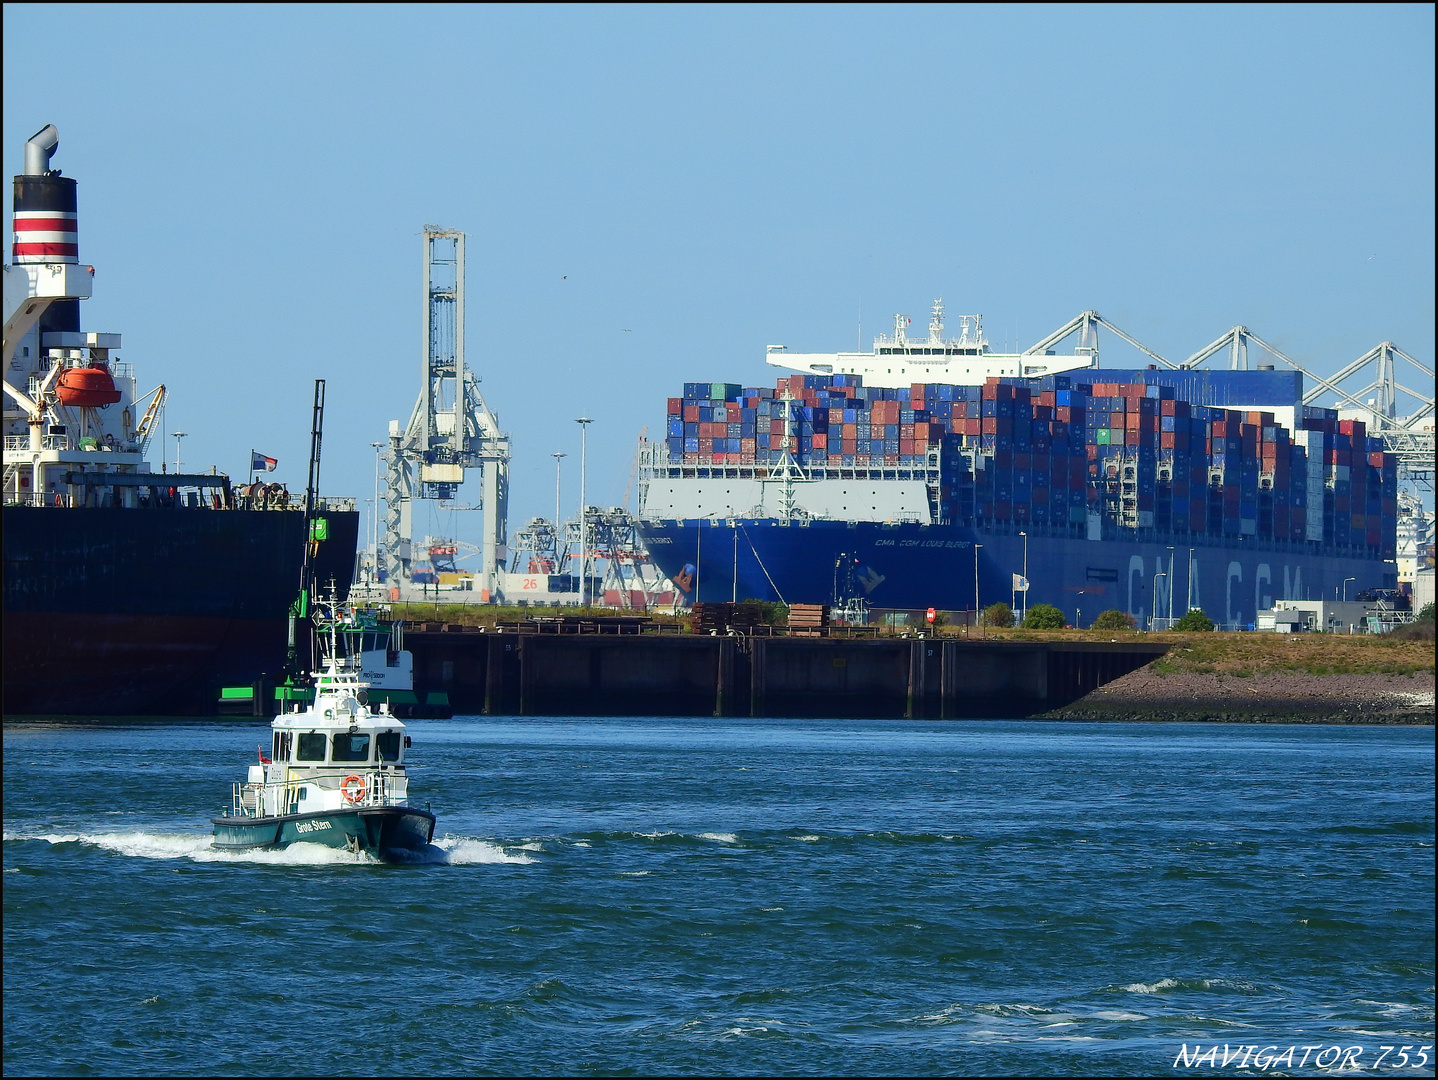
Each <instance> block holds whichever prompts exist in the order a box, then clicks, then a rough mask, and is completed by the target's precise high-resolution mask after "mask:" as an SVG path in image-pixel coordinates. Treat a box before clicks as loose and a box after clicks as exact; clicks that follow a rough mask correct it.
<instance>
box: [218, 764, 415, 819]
mask: <svg viewBox="0 0 1438 1080" xmlns="http://www.w3.org/2000/svg"><path fill="white" fill-rule="evenodd" d="M354 777H357V778H358V779H359V784H353V783H350V781H351V778H354ZM346 784H349V791H348V793H346V794H343V795H342V801H341V806H340V808H341V809H349V808H354V809H365V808H367V807H375V806H398V805H402V804H404V803H405V802H406V800H407V799H408V796H409V777H408V775H407V774H405V773H403V772H400V771H399V770H397V769H395V768H384V767H381V768H377V769H356V770H354V771H353V772H348V773H340V772H334V773H326V774H323V775H319V776H303V777H294V776H292V777H290V778H288V779H286V780H285V781H284V782H283V783H279V784H252V783H247V782H245V781H243V780H236V781H235V782H234V783H233V784H231V785H230V816H231V817H239V818H259V817H275V816H278V815H283V814H298V813H299V812H300V788H302V787H310V786H313V787H317V788H321V789H325V790H329V791H341V792H344V791H345V787H346Z"/></svg>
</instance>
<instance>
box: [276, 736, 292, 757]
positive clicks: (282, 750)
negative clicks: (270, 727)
mask: <svg viewBox="0 0 1438 1080" xmlns="http://www.w3.org/2000/svg"><path fill="white" fill-rule="evenodd" d="M293 739H294V736H293V734H291V733H290V732H288V731H277V732H275V745H274V751H275V752H274V757H273V760H274V761H289V760H290V749H291V745H290V744H291V742H292V741H293Z"/></svg>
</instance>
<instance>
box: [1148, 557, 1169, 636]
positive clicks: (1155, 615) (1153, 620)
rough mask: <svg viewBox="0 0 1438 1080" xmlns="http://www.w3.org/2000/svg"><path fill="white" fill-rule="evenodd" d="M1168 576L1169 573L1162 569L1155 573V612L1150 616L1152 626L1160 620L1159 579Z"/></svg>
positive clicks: (1150, 625)
mask: <svg viewBox="0 0 1438 1080" xmlns="http://www.w3.org/2000/svg"><path fill="white" fill-rule="evenodd" d="M1166 577H1168V575H1167V574H1165V573H1163V572H1162V571H1159V572H1158V573H1157V574H1154V575H1153V614H1152V615H1151V616H1149V620H1148V622H1149V627H1150V628H1152V627H1153V624H1154V623H1156V622H1158V579H1159V578H1166Z"/></svg>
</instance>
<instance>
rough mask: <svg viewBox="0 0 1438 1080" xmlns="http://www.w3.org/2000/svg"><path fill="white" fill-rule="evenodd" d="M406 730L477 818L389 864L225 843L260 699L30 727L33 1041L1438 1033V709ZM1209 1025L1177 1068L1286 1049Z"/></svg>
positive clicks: (814, 1042) (994, 1054)
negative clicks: (194, 716) (199, 713)
mask: <svg viewBox="0 0 1438 1080" xmlns="http://www.w3.org/2000/svg"><path fill="white" fill-rule="evenodd" d="M412 733H413V735H414V741H415V750H414V754H415V758H414V760H416V761H418V762H421V763H423V767H421V768H419V769H416V771H415V775H414V781H413V782H414V788H415V791H416V793H418V794H419V795H420V797H421V798H427V799H429V800H430V801H431V802H432V804H433V808H434V810H435V812H436V813H437V814H438V816H439V821H440V825H439V832H438V834H437V835H439V834H443V837H444V838H443V840H442V841H441V842H440V843H438V844H437V845H436V846H435V848H434V849H433V850H432V851H431V852H430V853H429V854H428V858H427V859H426V860H424V861H423V863H421V864H419V865H409V866H401V867H390V866H380V865H373V864H365V863H359V862H357V861H356V858H355V856H352V855H348V854H342V853H336V852H331V851H329V850H327V849H319V848H311V847H307V846H306V847H298V848H293V849H291V850H289V851H287V852H283V853H272V854H256V855H249V856H234V855H219V854H217V853H214V852H211V851H210V850H209V849H208V820H207V819H208V817H209V815H210V814H211V813H213V812H215V811H217V810H218V809H219V807H220V805H221V803H222V800H224V799H225V798H227V796H228V790H229V784H230V781H231V780H233V779H236V778H238V777H239V776H240V771H241V769H242V767H243V765H245V764H246V763H247V762H248V761H249V760H252V756H253V753H254V749H253V747H254V744H255V743H256V742H258V741H260V740H262V739H266V733H265V731H264V730H263V728H260V727H251V726H242V725H234V724H224V725H208V726H203V725H198V724H196V725H171V726H165V727H105V728H92V729H74V728H59V727H7V728H6V730H5V738H4V751H5V758H4V795H5V805H4V811H5V824H4V830H5V831H4V851H5V856H4V1067H5V1071H6V1072H7V1073H12V1074H19V1073H37V1072H71V1073H110V1072H120V1073H148V1074H161V1073H180V1074H183V1073H191V1072H199V1073H302V1074H314V1075H332V1074H339V1075H356V1074H365V1073H401V1074H417V1075H424V1074H428V1073H474V1072H498V1073H529V1074H547V1073H631V1074H644V1073H671V1074H672V1073H747V1074H763V1073H791V1074H792V1073H834V1072H839V1073H908V1074H930V1073H1019V1074H1023V1073H1070V1074H1084V1073H1151V1072H1171V1071H1174V1069H1173V1064H1174V1061H1175V1058H1176V1055H1177V1054H1178V1053H1179V1048H1180V1046H1181V1045H1186V1046H1188V1047H1190V1048H1194V1047H1196V1046H1197V1045H1199V1044H1201V1045H1202V1046H1203V1047H1204V1048H1205V1050H1206V1049H1207V1047H1208V1046H1209V1045H1210V1044H1215V1043H1216V1044H1219V1045H1224V1044H1227V1045H1228V1046H1229V1047H1230V1050H1232V1048H1233V1047H1236V1046H1248V1045H1256V1046H1260V1047H1261V1046H1270V1045H1272V1046H1278V1047H1279V1048H1280V1050H1282V1049H1285V1048H1286V1047H1287V1046H1289V1045H1291V1044H1296V1045H1299V1046H1304V1045H1307V1046H1313V1045H1318V1046H1323V1047H1327V1046H1329V1045H1341V1046H1343V1047H1351V1046H1363V1047H1364V1048H1365V1049H1364V1056H1363V1057H1362V1058H1360V1059H1359V1062H1360V1063H1363V1064H1370V1063H1371V1062H1372V1061H1373V1059H1375V1058H1377V1056H1378V1054H1379V1052H1380V1051H1379V1050H1378V1047H1380V1046H1388V1045H1394V1046H1398V1045H1407V1046H1419V1045H1424V1044H1431V1043H1432V1042H1433V1005H1434V976H1433V970H1434V930H1433V901H1434V893H1433V887H1434V861H1433V858H1434V851H1433V839H1434V802H1433V799H1434V772H1433V769H1434V761H1433V748H1434V735H1433V729H1431V728H1427V729H1413V728H1403V729H1385V728H1330V727H1291V728H1290V727H1222V726H1201V725H1193V726H1159V725H1154V726H1148V725H1095V726H1089V725H1060V724H1044V723H944V724H939V723H903V722H894V723H887V722H849V721H831V722H812V723H807V722H792V721H789V722H775V721H749V722H742V721H722V722H720V721H707V720H649V719H605V720H591V719H585V720H555V719H536V720H493V721H490V720H479V719H462V720H454V721H447V722H438V721H433V722H419V723H415V724H414V725H412ZM1369 1048H1371V1050H1370V1049H1369ZM1310 1053H1311V1052H1310ZM1432 1054H1433V1050H1432V1048H1431V1045H1430V1047H1429V1049H1428V1051H1427V1055H1428V1056H1427V1059H1426V1060H1427V1062H1428V1064H1427V1065H1426V1066H1420V1065H1419V1064H1418V1063H1417V1059H1416V1056H1415V1051H1412V1050H1410V1051H1408V1060H1409V1065H1408V1067H1407V1068H1390V1066H1391V1065H1394V1064H1396V1062H1397V1058H1396V1056H1393V1055H1390V1058H1389V1060H1388V1061H1386V1062H1385V1063H1383V1064H1380V1065H1378V1067H1377V1068H1376V1069H1372V1068H1371V1067H1370V1069H1369V1071H1376V1072H1377V1073H1380V1074H1381V1073H1389V1072H1396V1073H1400V1074H1406V1073H1412V1072H1415V1071H1416V1072H1426V1073H1428V1074H1431V1073H1432V1071H1433V1068H1432ZM1215 1060H1216V1061H1217V1063H1218V1066H1219V1067H1212V1066H1210V1065H1209V1064H1207V1063H1204V1064H1202V1065H1194V1066H1192V1067H1191V1068H1184V1067H1182V1066H1181V1067H1180V1068H1179V1069H1178V1070H1177V1071H1179V1072H1200V1073H1202V1072H1209V1073H1212V1072H1234V1071H1236V1070H1237V1071H1247V1072H1257V1071H1259V1070H1258V1069H1256V1068H1254V1067H1253V1065H1252V1062H1249V1067H1248V1069H1247V1070H1242V1069H1238V1066H1237V1058H1236V1057H1233V1058H1231V1059H1230V1066H1229V1067H1228V1068H1227V1069H1225V1068H1222V1067H1221V1064H1222V1059H1221V1058H1218V1059H1215ZM1293 1062H1294V1065H1293V1067H1286V1066H1285V1067H1282V1068H1277V1069H1276V1070H1271V1071H1281V1072H1286V1073H1304V1072H1308V1073H1313V1072H1317V1071H1321V1070H1318V1069H1316V1068H1314V1067H1313V1062H1312V1061H1310V1062H1309V1064H1308V1066H1306V1067H1304V1066H1300V1065H1299V1064H1298V1059H1297V1058H1296V1057H1295V1058H1294V1059H1293Z"/></svg>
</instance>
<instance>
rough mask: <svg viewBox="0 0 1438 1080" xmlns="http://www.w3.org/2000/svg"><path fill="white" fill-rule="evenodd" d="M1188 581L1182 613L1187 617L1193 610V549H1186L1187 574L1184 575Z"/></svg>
mask: <svg viewBox="0 0 1438 1080" xmlns="http://www.w3.org/2000/svg"><path fill="white" fill-rule="evenodd" d="M1184 576H1185V577H1186V578H1187V579H1188V593H1187V594H1186V595H1187V600H1186V604H1187V606H1186V607H1185V608H1184V609H1183V613H1184V614H1185V615H1187V614H1188V613H1189V612H1190V611H1192V610H1193V548H1189V549H1188V573H1187V574H1185V575H1184Z"/></svg>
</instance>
